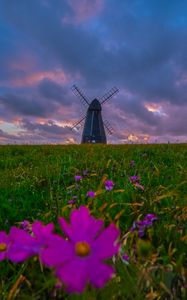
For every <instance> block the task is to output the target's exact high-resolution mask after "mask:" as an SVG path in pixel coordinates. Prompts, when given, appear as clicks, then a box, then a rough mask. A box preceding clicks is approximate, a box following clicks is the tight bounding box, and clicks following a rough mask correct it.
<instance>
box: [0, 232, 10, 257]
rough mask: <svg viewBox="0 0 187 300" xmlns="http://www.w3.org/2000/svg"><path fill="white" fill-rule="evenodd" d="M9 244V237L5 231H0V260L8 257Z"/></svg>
mask: <svg viewBox="0 0 187 300" xmlns="http://www.w3.org/2000/svg"><path fill="white" fill-rule="evenodd" d="M8 246H9V237H8V235H7V234H6V232H5V231H0V261H2V260H4V259H5V258H7V250H8Z"/></svg>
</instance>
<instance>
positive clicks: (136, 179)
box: [129, 175, 144, 191]
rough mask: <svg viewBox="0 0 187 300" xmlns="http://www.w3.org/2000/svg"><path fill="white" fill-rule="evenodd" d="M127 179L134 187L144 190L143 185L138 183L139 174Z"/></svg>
mask: <svg viewBox="0 0 187 300" xmlns="http://www.w3.org/2000/svg"><path fill="white" fill-rule="evenodd" d="M129 181H130V182H131V183H132V184H133V185H134V186H136V187H138V188H140V189H141V190H142V191H144V187H143V185H141V184H140V176H137V175H134V176H131V177H130V178H129Z"/></svg>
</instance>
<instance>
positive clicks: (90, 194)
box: [86, 191, 95, 198]
mask: <svg viewBox="0 0 187 300" xmlns="http://www.w3.org/2000/svg"><path fill="white" fill-rule="evenodd" d="M86 196H87V197H90V198H94V197H95V192H93V191H88V192H87V194H86Z"/></svg>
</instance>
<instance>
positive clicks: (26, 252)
mask: <svg viewBox="0 0 187 300" xmlns="http://www.w3.org/2000/svg"><path fill="white" fill-rule="evenodd" d="M53 229H54V225H53V224H52V223H50V224H48V225H46V226H45V225H43V224H42V223H41V222H40V221H35V222H34V223H33V224H32V235H31V234H29V233H27V232H26V231H25V230H24V229H19V228H17V227H15V226H13V227H11V229H10V233H9V239H10V247H9V248H8V252H7V256H8V258H9V259H10V260H11V261H13V262H21V261H24V260H26V259H28V258H29V257H31V256H33V255H38V254H39V255H40V254H41V251H42V249H43V248H44V247H46V246H47V243H48V241H49V240H50V238H52V239H54V238H55V235H54V234H53V235H52V231H53Z"/></svg>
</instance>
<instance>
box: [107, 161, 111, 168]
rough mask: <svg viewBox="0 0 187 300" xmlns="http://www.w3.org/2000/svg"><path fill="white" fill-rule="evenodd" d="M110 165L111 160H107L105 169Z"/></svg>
mask: <svg viewBox="0 0 187 300" xmlns="http://www.w3.org/2000/svg"><path fill="white" fill-rule="evenodd" d="M110 163H111V159H109V160H108V161H107V164H106V167H107V168H108V167H109V165H110Z"/></svg>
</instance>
